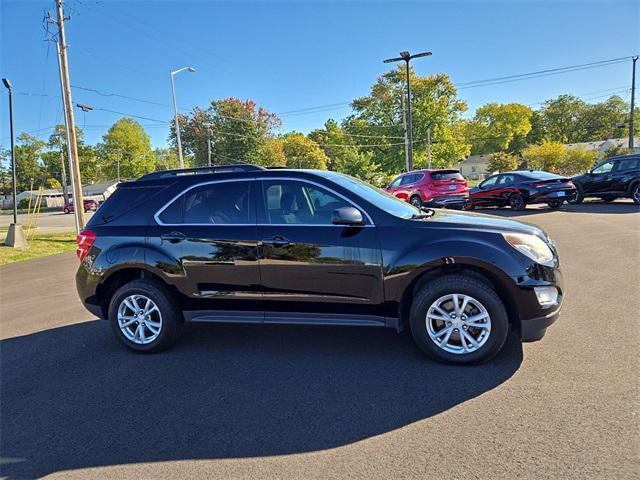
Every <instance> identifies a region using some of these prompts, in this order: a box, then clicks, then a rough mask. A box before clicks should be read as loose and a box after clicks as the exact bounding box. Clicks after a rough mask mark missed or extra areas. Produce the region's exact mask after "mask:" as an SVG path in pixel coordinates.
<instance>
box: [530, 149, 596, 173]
mask: <svg viewBox="0 0 640 480" xmlns="http://www.w3.org/2000/svg"><path fill="white" fill-rule="evenodd" d="M522 155H523V156H524V158H525V159H526V160H527V165H528V167H529V168H532V169H534V170H545V171H547V172H552V173H558V174H561V175H574V174H576V173H580V172H583V171H584V170H587V169H588V168H589V167H591V166H593V164H594V163H595V160H596V156H597V152H595V151H588V150H585V149H581V148H567V147H566V146H565V145H564V144H562V143H560V142H549V141H544V142H542V143H541V144H540V145H531V146H529V147H527V148H526V149H525V150H524V151H523V152H522Z"/></svg>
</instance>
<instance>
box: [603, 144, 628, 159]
mask: <svg viewBox="0 0 640 480" xmlns="http://www.w3.org/2000/svg"><path fill="white" fill-rule="evenodd" d="M630 153H631V152H630V151H629V149H628V148H626V147H621V146H619V145H616V146H613V147H609V148H607V149H606V150H605V151H604V154H603V155H602V159H601V160H607V159H608V158H611V157H617V156H618V155H628V154H630Z"/></svg>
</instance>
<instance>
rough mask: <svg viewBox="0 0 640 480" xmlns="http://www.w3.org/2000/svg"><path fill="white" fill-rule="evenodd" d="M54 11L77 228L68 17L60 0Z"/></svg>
mask: <svg viewBox="0 0 640 480" xmlns="http://www.w3.org/2000/svg"><path fill="white" fill-rule="evenodd" d="M56 11H57V18H58V20H57V21H56V23H57V24H58V32H59V35H58V37H59V40H58V43H59V45H60V48H59V52H60V78H61V80H62V102H63V104H64V109H65V112H64V113H65V119H66V122H67V137H68V142H69V156H70V158H71V172H72V180H73V203H74V208H73V211H74V213H75V216H76V222H77V228H78V230H82V229H83V228H84V223H85V219H84V198H83V195H82V177H81V176H80V163H79V159H78V140H77V138H76V125H75V120H74V118H73V101H72V99H71V82H70V81H69V64H68V61H67V48H68V45H67V41H66V36H65V33H64V21H65V20H68V19H69V17H65V16H64V12H63V10H62V0H56Z"/></svg>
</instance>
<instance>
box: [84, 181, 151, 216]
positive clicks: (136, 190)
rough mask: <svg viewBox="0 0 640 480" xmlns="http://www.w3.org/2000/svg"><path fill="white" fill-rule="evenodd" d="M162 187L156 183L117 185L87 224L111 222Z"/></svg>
mask: <svg viewBox="0 0 640 480" xmlns="http://www.w3.org/2000/svg"><path fill="white" fill-rule="evenodd" d="M162 189H163V187H162V186H157V185H155V186H149V187H140V186H136V187H125V186H123V187H118V188H116V191H115V192H113V193H112V194H111V196H109V198H107V199H106V200H105V201H104V203H103V204H102V205H101V206H100V208H98V211H97V212H96V213H95V214H94V215H93V217H91V220H90V221H89V223H88V225H100V224H103V223H108V222H111V221H113V220H115V219H116V218H118V217H121V216H122V215H124V214H126V213H128V212H130V211H131V210H133V209H135V208H136V207H138V206H140V205H142V204H143V203H144V202H146V201H147V200H148V199H150V198H151V197H153V196H154V195H155V194H157V193H158V192H159V191H160V190H162Z"/></svg>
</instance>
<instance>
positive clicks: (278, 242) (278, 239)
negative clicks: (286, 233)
mask: <svg viewBox="0 0 640 480" xmlns="http://www.w3.org/2000/svg"><path fill="white" fill-rule="evenodd" d="M261 243H262V244H264V245H273V246H274V247H286V246H287V245H291V242H290V241H289V239H287V238H285V237H282V236H280V235H276V236H275V237H271V238H263V239H262V242H261Z"/></svg>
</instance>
